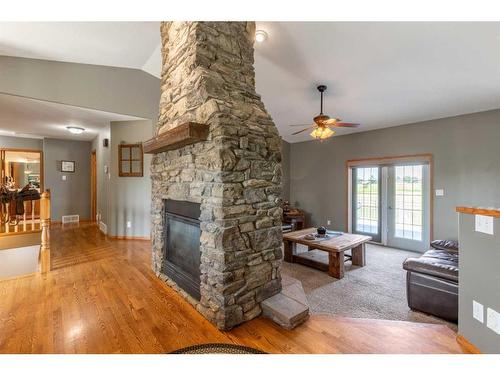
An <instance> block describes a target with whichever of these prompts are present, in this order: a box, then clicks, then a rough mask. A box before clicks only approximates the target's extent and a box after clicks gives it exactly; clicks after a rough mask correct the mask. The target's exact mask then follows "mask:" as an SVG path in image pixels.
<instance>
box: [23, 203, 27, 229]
mask: <svg viewBox="0 0 500 375" xmlns="http://www.w3.org/2000/svg"><path fill="white" fill-rule="evenodd" d="M23 206H24V214H23V232H26V206H27V201H24V202H23Z"/></svg>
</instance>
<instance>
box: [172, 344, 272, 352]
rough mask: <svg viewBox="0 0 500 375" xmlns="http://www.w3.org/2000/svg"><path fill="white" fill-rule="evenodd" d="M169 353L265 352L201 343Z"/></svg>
mask: <svg viewBox="0 0 500 375" xmlns="http://www.w3.org/2000/svg"><path fill="white" fill-rule="evenodd" d="M169 354H266V353H265V352H262V351H260V350H258V349H254V348H249V347H248V346H242V345H234V344H201V345H193V346H188V347H186V348H182V349H178V350H174V351H173V352H170V353H169Z"/></svg>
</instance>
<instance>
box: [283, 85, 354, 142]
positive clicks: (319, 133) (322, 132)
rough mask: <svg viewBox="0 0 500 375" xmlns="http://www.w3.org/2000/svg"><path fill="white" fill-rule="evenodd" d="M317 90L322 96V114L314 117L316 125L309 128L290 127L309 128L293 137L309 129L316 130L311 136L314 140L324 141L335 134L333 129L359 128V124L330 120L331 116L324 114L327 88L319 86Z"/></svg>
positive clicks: (336, 119) (335, 119)
mask: <svg viewBox="0 0 500 375" xmlns="http://www.w3.org/2000/svg"><path fill="white" fill-rule="evenodd" d="M317 89H318V91H319V92H320V95H321V107H320V114H319V115H318V116H316V117H314V119H313V120H314V124H312V125H311V126H308V125H307V124H300V125H290V126H307V128H305V129H302V130H299V131H298V132H295V133H292V135H295V134H299V133H302V132H305V131H307V130H309V129H314V130H313V131H312V132H311V136H312V137H313V138H316V139H319V140H323V139H326V138H329V137H331V136H332V135H334V134H335V131H333V130H332V129H330V128H332V127H333V128H355V127H357V126H359V124H353V123H351V122H342V120H340V119H338V118H330V116H327V115H325V114H323V93H324V92H325V91H326V86H325V85H319V86H318V87H317Z"/></svg>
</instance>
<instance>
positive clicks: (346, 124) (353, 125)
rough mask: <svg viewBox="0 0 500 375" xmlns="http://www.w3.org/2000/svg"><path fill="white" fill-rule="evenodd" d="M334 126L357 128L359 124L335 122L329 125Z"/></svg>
mask: <svg viewBox="0 0 500 375" xmlns="http://www.w3.org/2000/svg"><path fill="white" fill-rule="evenodd" d="M331 126H335V127H338V128H357V127H358V126H359V124H354V123H352V122H336V123H335V124H333V125H331Z"/></svg>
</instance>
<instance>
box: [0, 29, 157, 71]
mask: <svg viewBox="0 0 500 375" xmlns="http://www.w3.org/2000/svg"><path fill="white" fill-rule="evenodd" d="M159 44H160V23H159V22H0V55H5V56H19V57H28V58H32V59H42V60H56V61H65V62H76V63H82V64H93V65H108V66H120V67H124V68H136V69H143V70H145V71H147V72H148V73H151V72H150V71H149V69H150V68H149V67H150V65H151V61H150V60H151V59H152V58H156V59H158V57H160V56H161V52H160V50H157V51H156V55H154V54H155V49H156V47H157V46H158V45H159ZM158 64H160V60H158ZM158 69H159V65H158ZM154 72H156V71H154ZM151 74H153V73H151Z"/></svg>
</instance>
